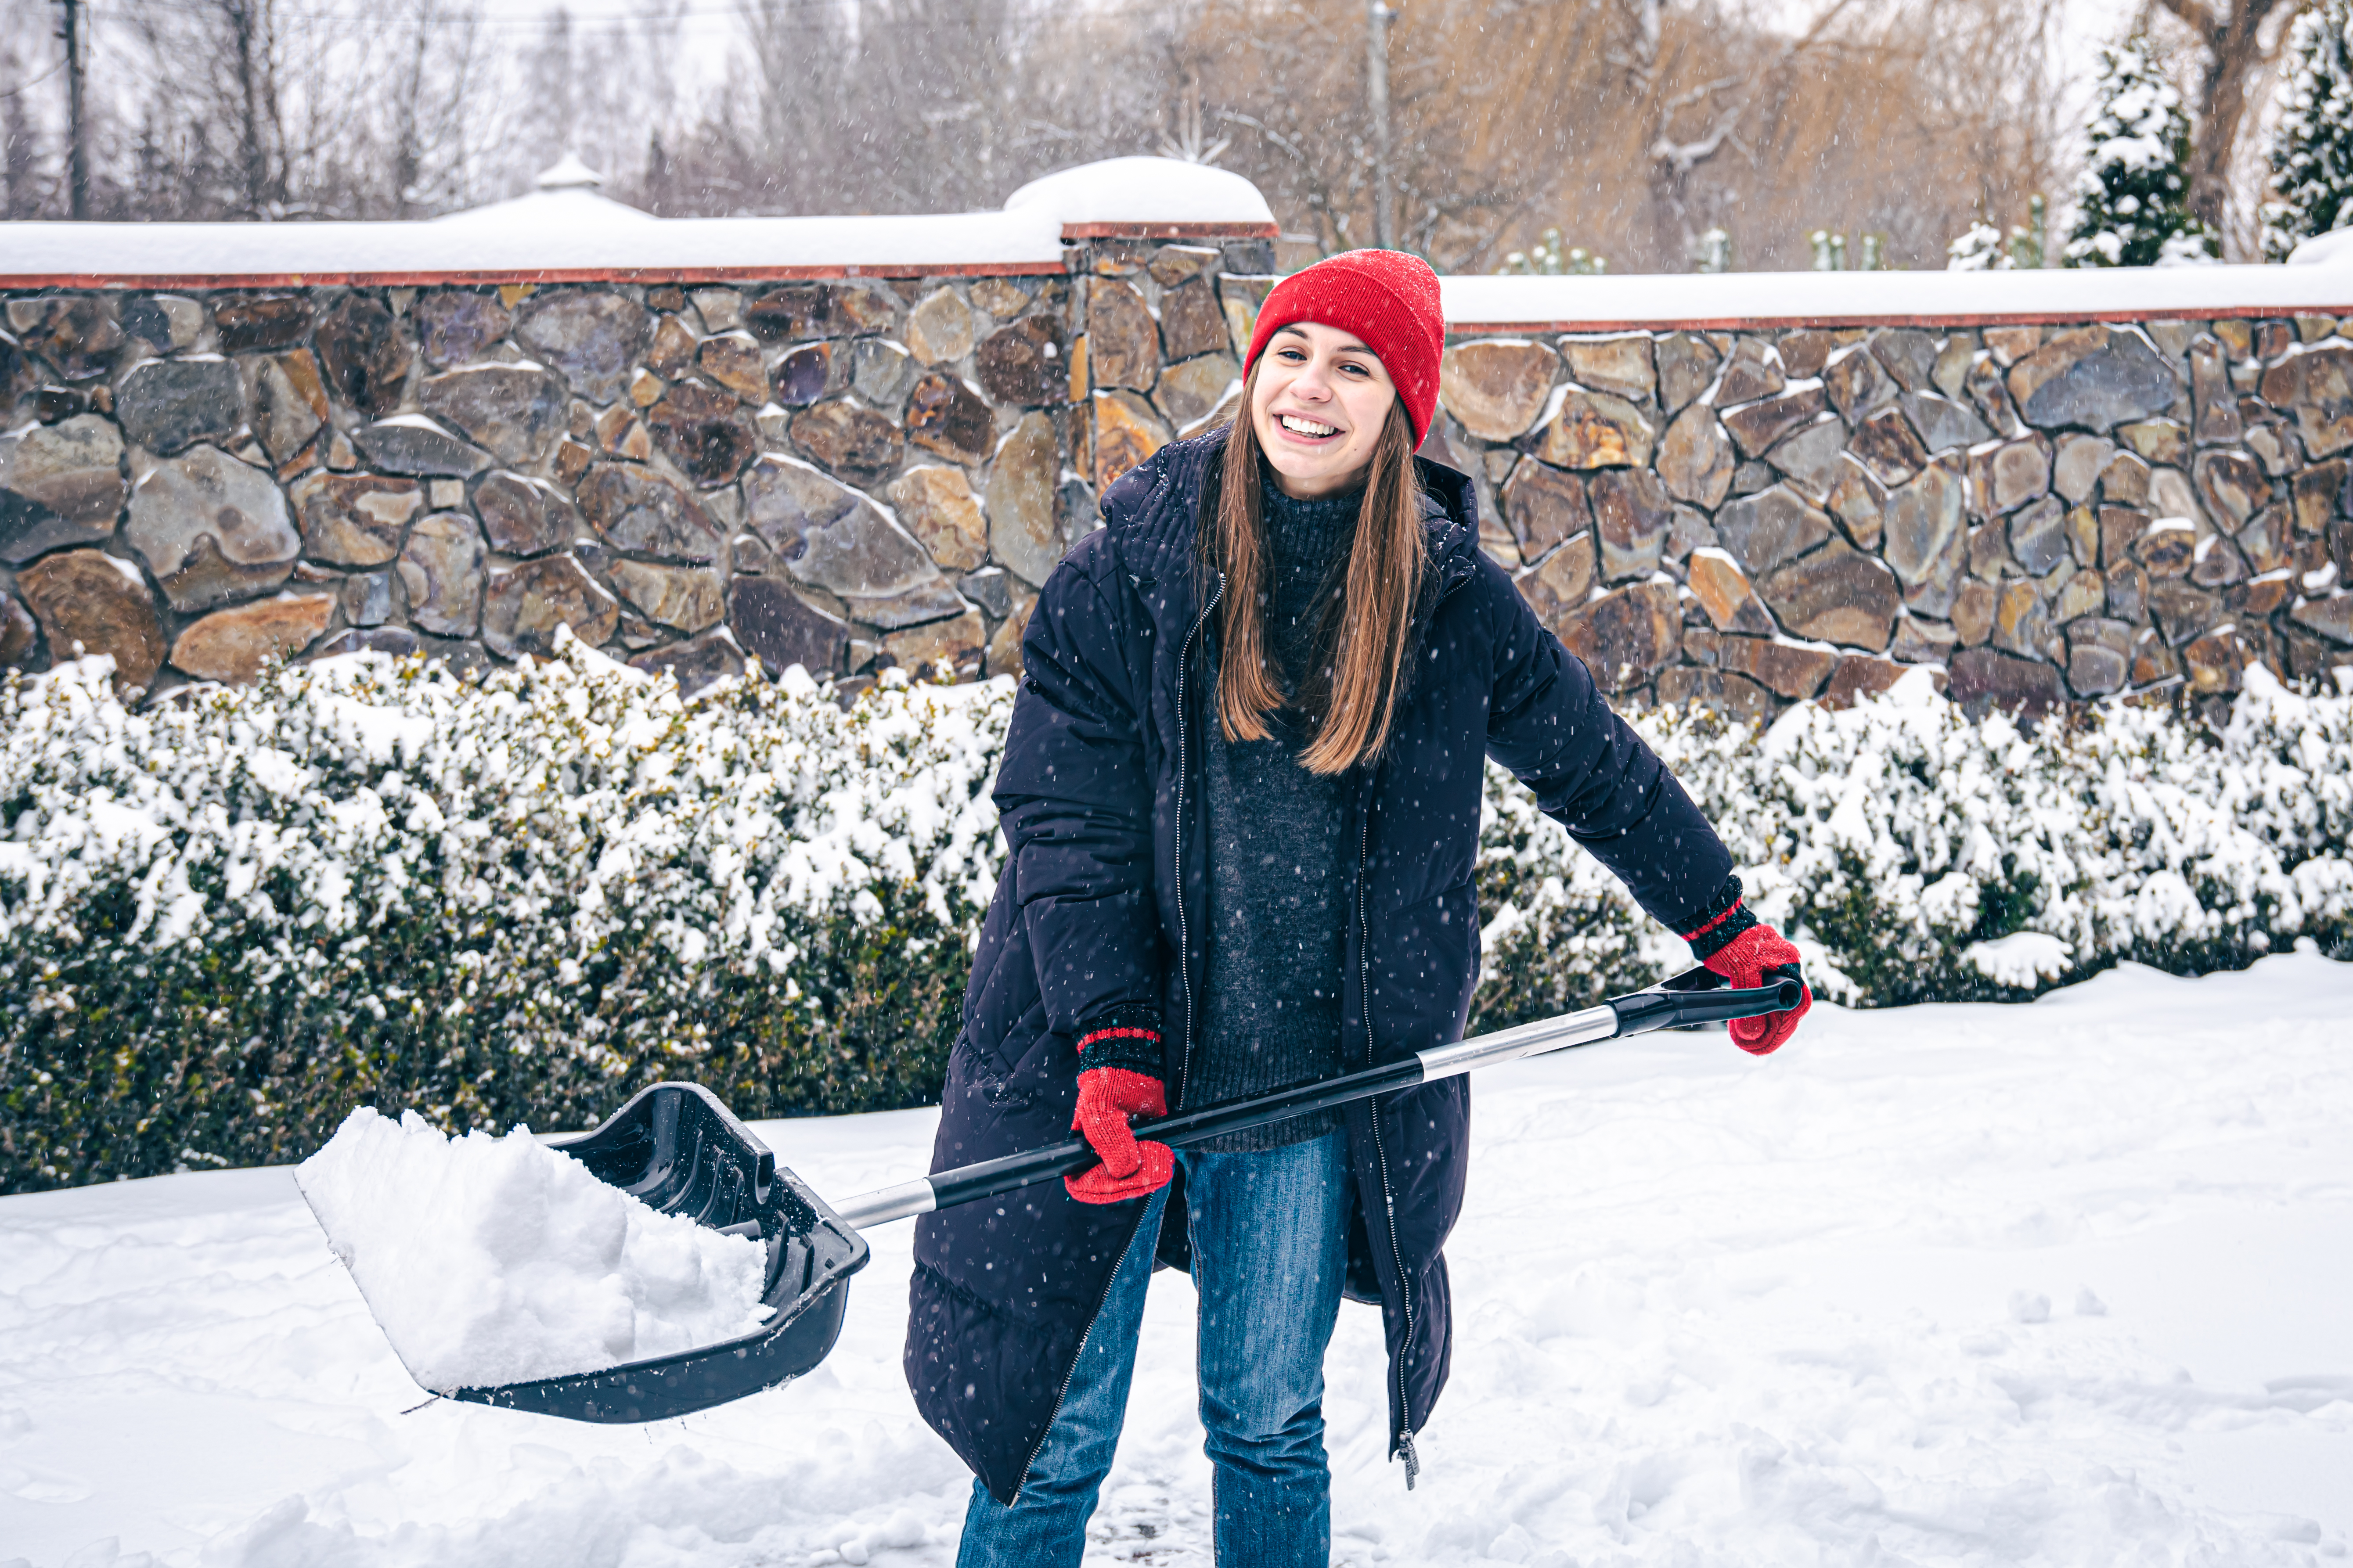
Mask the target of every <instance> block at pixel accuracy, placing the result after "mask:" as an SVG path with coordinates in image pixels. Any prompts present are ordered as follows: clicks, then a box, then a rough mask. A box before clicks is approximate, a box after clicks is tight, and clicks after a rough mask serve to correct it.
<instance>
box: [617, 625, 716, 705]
mask: <svg viewBox="0 0 2353 1568" xmlns="http://www.w3.org/2000/svg"><path fill="white" fill-rule="evenodd" d="M629 668H631V669H641V670H643V671H645V672H646V673H647V674H648V675H663V674H667V675H669V676H670V678H671V679H674V680H676V681H677V682H678V694H679V696H680V697H681V698H686V697H692V696H694V695H695V694H697V693H698V692H700V691H702V690H703V689H705V688H706V687H709V686H712V685H713V684H714V683H716V682H718V681H721V680H724V679H728V678H729V677H731V676H737V675H741V674H743V673H744V651H743V649H741V648H739V647H736V646H735V639H734V638H733V637H730V636H728V634H727V630H726V628H725V627H723V626H721V627H714V628H713V629H712V630H710V631H707V632H704V633H703V634H702V636H700V637H684V638H681V640H679V641H677V642H673V643H663V644H661V645H660V646H659V647H650V648H648V649H647V650H646V651H645V652H643V653H640V654H636V655H633V656H631V658H630V659H629Z"/></svg>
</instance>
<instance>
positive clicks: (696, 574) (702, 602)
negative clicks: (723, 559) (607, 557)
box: [606, 560, 723, 632]
mask: <svg viewBox="0 0 2353 1568" xmlns="http://www.w3.org/2000/svg"><path fill="white" fill-rule="evenodd" d="M606 576H607V578H608V579H609V580H610V581H611V583H612V584H613V588H614V591H615V592H616V593H617V594H619V595H621V598H622V599H623V601H624V602H626V603H628V604H629V605H633V606H634V607H635V608H636V609H637V610H638V612H639V613H640V614H642V615H643V616H645V617H646V619H648V620H649V621H653V622H656V623H658V624H659V625H661V626H670V627H673V628H675V629H676V630H679V631H682V632H699V631H702V630H704V629H705V628H707V627H710V626H717V625H718V624H719V619H720V616H721V615H722V614H723V608H722V606H721V604H720V588H719V577H718V574H716V573H714V572H712V570H711V569H710V568H708V567H703V566H663V565H659V564H657V563H654V562H650V561H629V560H620V561H616V562H614V563H613V564H612V566H611V567H610V568H609V569H608V570H607V573H606Z"/></svg>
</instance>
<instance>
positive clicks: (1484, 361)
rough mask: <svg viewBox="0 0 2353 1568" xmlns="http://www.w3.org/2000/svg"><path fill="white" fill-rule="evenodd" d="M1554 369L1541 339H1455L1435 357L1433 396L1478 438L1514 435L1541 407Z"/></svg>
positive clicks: (1556, 363)
mask: <svg viewBox="0 0 2353 1568" xmlns="http://www.w3.org/2000/svg"><path fill="white" fill-rule="evenodd" d="M1559 369H1560V360H1559V357H1558V356H1557V355H1556V354H1555V353H1553V352H1552V350H1550V349H1548V348H1546V346H1545V345H1544V344H1542V343H1537V342H1517V341H1513V342H1468V343H1458V344H1456V345H1455V346H1454V347H1452V348H1451V349H1448V350H1447V351H1446V353H1445V355H1444V357H1443V358H1441V359H1440V361H1439V370H1438V392H1439V401H1440V403H1441V404H1443V405H1445V408H1446V411H1447V412H1448V413H1449V414H1451V415H1452V416H1454V417H1455V419H1456V420H1457V421H1459V422H1460V423H1461V426H1462V428H1463V429H1465V430H1466V431H1468V432H1470V433H1471V434H1472V435H1473V436H1476V437H1479V438H1480V439H1481V440H1482V441H1511V440H1516V439H1517V438H1518V437H1521V436H1524V435H1525V434H1526V433H1527V431H1528V428H1529V426H1533V425H1534V424H1535V422H1536V416H1538V415H1540V414H1542V413H1543V412H1544V405H1545V400H1546V398H1547V397H1548V396H1550V395H1551V393H1552V384H1553V377H1554V375H1555V374H1556V373H1557V372H1558V371H1559Z"/></svg>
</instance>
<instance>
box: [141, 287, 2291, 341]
mask: <svg viewBox="0 0 2353 1568" xmlns="http://www.w3.org/2000/svg"><path fill="white" fill-rule="evenodd" d="M116 324H117V325H118V326H120V327H121V329H122V333H123V336H125V337H127V338H134V339H136V340H138V341H139V342H142V343H145V344H146V345H147V346H148V347H149V348H151V349H153V350H154V351H155V352H156V353H159V354H168V353H179V352H181V351H182V350H184V349H192V348H194V347H195V346H196V340H197V339H198V338H200V337H202V336H204V333H205V308H204V306H202V305H201V304H198V303H197V302H196V301H195V300H191V299H188V298H187V297H186V296H185V295H181V294H142V295H140V296H138V297H136V298H134V299H130V300H124V301H122V309H121V312H120V314H119V315H118V317H117V319H116ZM2324 335H2325V334H2324Z"/></svg>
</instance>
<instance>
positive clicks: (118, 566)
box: [16, 550, 164, 700]
mask: <svg viewBox="0 0 2353 1568" xmlns="http://www.w3.org/2000/svg"><path fill="white" fill-rule="evenodd" d="M16 592H17V593H19V594H21V595H24V597H25V603H26V605H27V606H29V607H30V608H31V610H32V612H33V614H34V616H36V617H37V619H38V620H39V621H40V623H41V635H42V636H43V637H46V638H47V641H48V645H49V658H51V659H52V660H54V661H56V662H57V663H59V664H62V663H64V662H65V661H66V660H68V659H71V658H83V657H85V656H90V655H97V654H109V655H111V656H112V657H113V659H114V689H115V690H116V691H117V692H118V693H121V695H122V696H123V698H124V699H125V700H132V698H133V697H134V696H135V694H137V693H142V692H144V691H145V690H147V689H148V688H149V687H151V686H153V685H154V684H155V672H156V671H157V670H159V669H161V668H163V667H164V633H163V628H162V627H160V626H157V624H156V621H155V600H154V596H153V595H152V594H150V593H149V592H148V588H147V584H146V582H145V580H144V579H142V577H141V576H140V575H139V568H137V567H136V566H133V565H132V563H130V562H128V561H124V560H121V559H120V558H119V557H116V556H112V555H108V554H105V553H103V552H100V551H96V550H65V551H60V552H58V553H56V554H54V555H44V556H42V557H41V558H40V559H39V560H38V561H36V562H34V563H32V564H31V565H30V566H27V567H26V568H25V569H24V570H23V571H22V572H19V573H18V574H16Z"/></svg>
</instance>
